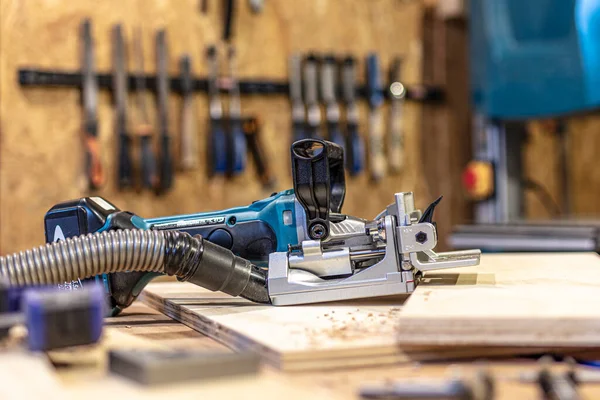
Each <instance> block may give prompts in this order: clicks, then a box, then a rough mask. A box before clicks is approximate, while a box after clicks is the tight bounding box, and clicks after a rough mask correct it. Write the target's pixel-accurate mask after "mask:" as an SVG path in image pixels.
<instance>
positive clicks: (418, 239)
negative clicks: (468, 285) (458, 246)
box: [383, 192, 481, 271]
mask: <svg viewBox="0 0 600 400" xmlns="http://www.w3.org/2000/svg"><path fill="white" fill-rule="evenodd" d="M394 198H395V202H394V203H392V204H390V205H389V206H388V207H387V209H386V211H385V212H384V213H383V214H386V215H394V216H395V217H396V220H397V221H398V224H397V226H396V240H397V244H398V251H399V252H400V253H401V254H402V262H403V264H407V263H410V265H412V266H413V267H415V268H417V269H418V270H420V271H431V270H435V269H445V268H457V267H468V266H474V265H478V264H479V259H480V257H481V250H463V251H450V252H441V253H436V252H435V251H433V248H435V246H436V245H437V230H436V228H435V225H434V223H433V222H432V219H433V210H434V209H435V206H437V204H438V203H439V201H440V200H441V197H440V198H439V199H437V200H436V201H435V202H433V203H432V204H431V205H430V206H429V207H428V208H427V210H425V212H424V213H421V211H420V210H417V209H415V204H414V195H413V193H412V192H405V193H396V194H395V195H394Z"/></svg>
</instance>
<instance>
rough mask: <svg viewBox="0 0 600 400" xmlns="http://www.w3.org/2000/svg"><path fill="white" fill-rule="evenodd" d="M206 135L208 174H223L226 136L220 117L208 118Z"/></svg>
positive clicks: (225, 161) (225, 169)
mask: <svg viewBox="0 0 600 400" xmlns="http://www.w3.org/2000/svg"><path fill="white" fill-rule="evenodd" d="M207 137H208V158H207V159H208V161H209V165H208V172H209V176H210V177H213V176H215V175H224V174H225V173H226V172H227V138H226V137H225V130H224V129H223V120H222V119H221V118H211V119H210V134H209V135H208V136H207Z"/></svg>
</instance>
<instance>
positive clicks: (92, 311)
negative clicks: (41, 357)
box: [22, 285, 106, 351]
mask: <svg viewBox="0 0 600 400" xmlns="http://www.w3.org/2000/svg"><path fill="white" fill-rule="evenodd" d="M22 305H23V312H24V313H25V323H26V326H27V330H28V344H29V349H30V350H32V351H47V350H52V349H58V348H64V347H71V346H79V345H86V344H92V343H96V342H97V341H98V340H99V339H100V336H101V335H102V327H103V318H104V315H105V312H106V297H105V295H104V290H103V288H102V287H101V286H99V285H88V286H86V287H85V288H81V289H80V290H74V291H61V290H57V289H47V288H43V289H39V288H38V289H29V290H27V291H26V292H25V294H24V297H23V303H22Z"/></svg>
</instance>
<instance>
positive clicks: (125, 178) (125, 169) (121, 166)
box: [117, 130, 133, 189]
mask: <svg viewBox="0 0 600 400" xmlns="http://www.w3.org/2000/svg"><path fill="white" fill-rule="evenodd" d="M118 138H119V159H118V172H117V174H118V176H117V182H118V187H119V189H126V188H128V187H131V186H132V185H133V177H132V166H131V155H130V152H129V148H130V147H131V138H130V137H129V135H128V134H127V132H125V131H123V130H121V131H119V133H118Z"/></svg>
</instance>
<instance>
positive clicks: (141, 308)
mask: <svg viewBox="0 0 600 400" xmlns="http://www.w3.org/2000/svg"><path fill="white" fill-rule="evenodd" d="M17 336H18V335H17ZM16 341H17V342H18V340H16ZM12 342H15V340H12ZM106 348H150V349H151V348H162V349H165V348H172V349H196V350H198V349H204V350H213V351H231V350H229V349H227V348H226V347H224V346H223V345H221V344H219V343H217V342H215V341H214V340H212V339H210V338H208V337H206V336H203V335H202V334H200V333H198V332H196V331H194V330H192V329H190V328H188V327H186V326H184V325H182V324H180V323H178V322H175V321H173V320H171V319H169V318H168V317H166V316H163V315H161V314H159V313H157V312H156V311H154V310H152V309H150V308H149V307H147V306H145V305H143V304H141V303H139V302H138V303H135V304H134V305H133V306H132V307H130V308H128V309H127V310H125V312H124V313H123V314H122V315H121V316H119V317H115V318H108V319H107V321H106V330H105V335H104V339H103V342H102V345H101V346H96V347H94V348H91V349H81V350H77V351H72V350H70V351H64V352H53V353H50V354H49V355H48V356H46V355H43V354H37V355H31V354H30V353H27V352H26V351H24V350H21V348H20V346H19V344H18V343H9V344H8V345H5V349H4V350H2V351H4V355H3V356H2V357H0V398H1V399H12V398H15V399H17V398H18V399H27V398H39V399H48V398H52V399H54V398H56V399H65V398H84V396H85V398H86V399H102V400H106V399H108V398H110V395H112V394H114V396H115V398H116V396H122V395H127V397H128V400H129V399H132V398H133V399H137V398H139V399H154V398H157V399H158V398H171V399H180V398H185V399H187V398H189V399H192V398H196V399H197V398H200V397H199V396H201V395H202V396H203V397H204V398H234V396H235V397H238V396H241V397H243V398H246V399H254V398H256V399H260V400H264V399H269V398H273V399H276V398H281V397H282V396H285V398H286V400H290V399H295V398H298V399H300V398H302V399H306V398H307V396H310V398H311V400H314V399H320V398H323V399H349V398H350V399H351V398H358V396H357V393H358V388H359V387H361V386H362V385H364V384H369V383H381V384H384V383H386V382H391V381H392V380H394V379H405V378H413V377H414V378H419V379H421V378H436V377H437V378H440V377H448V376H452V375H453V374H456V373H457V371H460V373H463V372H464V373H465V374H468V373H469V372H471V371H473V369H474V368H475V367H474V366H473V365H472V364H470V363H468V362H457V363H452V362H441V363H431V364H429V363H427V364H423V363H421V364H420V363H408V364H402V365H395V366H386V367H369V368H349V369H345V368H341V369H338V370H336V371H327V372H323V371H313V372H294V373H282V372H278V371H275V370H273V369H271V368H269V367H263V369H262V371H261V373H260V374H259V375H258V376H250V377H242V378H227V379H222V380H217V381H212V382H200V383H194V384H177V385H168V386H164V387H159V388H154V389H148V388H145V387H143V386H140V385H138V384H135V383H132V382H129V381H127V380H125V379H123V378H120V377H115V376H110V375H107V374H106V373H105V372H104V368H105V367H104V364H103V362H102V361H101V360H102V359H103V354H104V351H105V350H106ZM49 358H50V359H51V360H52V361H53V362H54V365H52V364H51V363H49V362H48V359H49ZM56 365H63V366H60V367H57V366H56ZM64 365H69V366H64ZM486 365H487V366H488V367H489V369H490V370H491V371H492V372H493V373H494V375H495V376H496V378H497V394H498V396H497V398H498V399H517V398H525V399H532V398H537V397H538V392H537V388H536V387H535V386H533V385H526V384H520V383H516V382H515V381H513V380H511V379H509V378H511V377H515V376H517V375H518V374H519V373H521V372H523V371H526V370H529V371H534V370H535V367H536V365H535V360H532V359H498V360H491V361H488V362H487V363H486ZM33 382H35V384H34V383H33ZM581 391H582V393H583V395H584V398H600V385H586V386H584V387H582V389H581Z"/></svg>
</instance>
